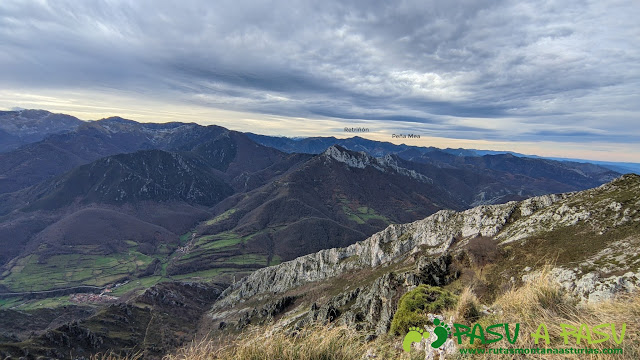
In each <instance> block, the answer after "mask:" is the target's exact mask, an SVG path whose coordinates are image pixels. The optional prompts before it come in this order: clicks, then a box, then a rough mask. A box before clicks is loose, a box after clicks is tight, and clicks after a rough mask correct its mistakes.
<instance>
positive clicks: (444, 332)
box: [407, 318, 451, 349]
mask: <svg viewBox="0 0 640 360" xmlns="http://www.w3.org/2000/svg"><path fill="white" fill-rule="evenodd" d="M433 325H435V326H436V328H435V329H434V330H433V332H434V333H435V334H436V336H437V338H436V340H435V341H434V342H432V343H431V347H432V348H434V349H437V348H439V347H440V346H442V344H444V342H445V341H447V337H449V333H450V332H451V329H450V328H449V325H447V324H445V323H444V322H442V321H440V319H438V318H436V319H433ZM407 335H409V334H407Z"/></svg>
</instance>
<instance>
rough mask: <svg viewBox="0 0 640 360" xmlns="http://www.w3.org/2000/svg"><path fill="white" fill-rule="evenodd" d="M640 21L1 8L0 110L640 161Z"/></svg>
mask: <svg viewBox="0 0 640 360" xmlns="http://www.w3.org/2000/svg"><path fill="white" fill-rule="evenodd" d="M639 18H640V2H639V1H637V0H627V1H606V0H598V1H584V0H580V1H578V0H575V1H574V0H569V1H536V2H525V1H522V0H514V1H501V0H489V1H484V0H460V1H458V0H446V1H428V0H421V1H388V0H386V1H371V0H367V1H351V2H345V1H332V0H324V1H306V2H305V1H253V2H249V1H240V0H233V1H210V0H200V1H198V0H194V1H188V0H181V1H158V0H153V1H140V0H138V1H25V0H15V1H14V0H1V1H0V84H1V86H0V108H5V109H10V108H13V107H23V108H43V109H47V110H50V111H55V112H64V113H69V114H72V115H76V116H78V117H80V118H82V119H98V118H102V117H106V116H112V115H119V116H123V117H128V118H131V119H134V120H139V121H169V120H177V121H195V122H199V123H202V124H212V123H216V124H220V125H222V126H226V127H229V128H232V129H236V130H242V131H254V132H259V133H266V134H282V135H287V136H325V135H334V136H347V135H351V134H345V133H344V131H343V128H344V127H345V126H349V127H352V126H356V127H367V128H369V129H370V133H369V134H367V135H366V136H367V137H369V138H373V139H377V140H386V141H391V140H392V139H391V134H393V133H404V134H406V133H413V134H419V135H421V139H420V140H415V141H412V142H410V143H412V144H415V145H424V146H428V145H435V146H440V147H447V146H450V147H474V148H483V149H501V150H505V149H510V150H514V151H520V152H525V153H535V154H539V155H555V156H571V157H581V158H592V159H603V160H619V161H634V162H640V141H639V139H640V21H639V20H638V19H639ZM405 142H406V141H405Z"/></svg>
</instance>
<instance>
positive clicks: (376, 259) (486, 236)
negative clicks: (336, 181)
mask: <svg viewBox="0 0 640 360" xmlns="http://www.w3.org/2000/svg"><path fill="white" fill-rule="evenodd" d="M638 199H640V176H637V175H626V176H623V177H621V178H619V179H616V180H614V181H613V182H611V183H608V184H605V185H603V186H601V187H599V188H595V189H592V190H587V191H583V192H577V193H567V194H558V195H546V196H542V197H537V198H532V199H528V200H524V201H521V202H510V203H506V204H502V205H488V206H480V207H476V208H473V209H470V210H466V211H463V212H455V211H451V210H442V211H439V212H437V213H436V214H434V215H431V216H429V217H427V218H426V219H424V220H419V221H416V222H413V223H410V224H403V225H391V226H389V227H387V228H386V229H385V230H383V231H381V232H379V233H376V234H374V235H373V236H371V237H370V238H369V239H367V240H365V241H362V242H358V243H356V244H353V245H351V246H349V247H346V248H336V249H329V250H323V251H320V252H317V253H315V254H310V255H306V256H303V257H300V258H297V259H295V260H292V261H289V262H285V263H282V264H280V265H278V266H273V267H269V268H266V269H261V270H257V271H256V272H254V273H253V274H251V275H250V276H248V277H247V278H245V279H243V280H241V281H239V282H237V283H235V284H233V285H232V286H231V287H229V288H228V289H227V290H225V291H224V292H223V294H222V295H221V299H220V300H218V301H217V302H216V303H215V305H214V306H213V309H212V311H211V312H210V314H209V321H210V324H211V325H210V326H211V327H210V329H216V328H217V327H219V326H218V325H217V324H219V323H220V322H224V323H225V324H228V326H229V328H234V329H241V328H243V327H245V326H247V325H248V324H261V323H265V322H269V321H270V319H272V318H277V319H279V323H280V324H281V325H282V326H287V325H294V324H297V325H298V326H301V325H302V324H305V323H309V322H313V321H330V322H337V323H339V324H340V323H342V324H348V325H351V326H357V328H358V329H363V330H365V331H368V332H371V333H374V334H378V335H381V334H385V333H387V332H388V331H389V328H390V326H391V321H392V319H393V315H394V313H395V311H396V308H397V306H398V300H399V298H400V296H401V295H402V294H404V293H406V292H407V291H408V290H410V289H412V288H413V287H415V286H417V285H419V284H428V285H432V286H440V287H445V288H447V289H450V290H451V291H453V292H456V291H459V289H461V287H464V286H470V287H472V288H473V289H474V290H475V292H476V293H477V294H478V296H479V297H480V299H482V300H484V301H489V302H490V301H492V300H493V299H495V298H496V297H498V296H499V295H500V294H501V293H503V292H504V289H507V288H509V287H511V286H518V285H519V284H522V282H523V281H524V280H525V279H526V278H527V276H530V275H531V274H535V273H536V271H539V270H540V269H541V267H542V266H543V265H544V264H545V262H548V263H552V264H553V269H552V270H551V276H552V277H553V278H554V279H555V281H558V282H559V283H560V284H562V286H563V287H564V288H565V289H566V291H568V292H570V293H572V294H574V295H573V296H576V297H578V298H580V299H583V300H584V301H590V302H594V301H602V300H603V299H607V298H610V297H612V296H613V295H614V294H617V293H620V292H623V293H624V292H629V291H632V290H633V289H634V288H636V287H637V286H639V285H640V254H638V250H637V249H638V245H639V244H640V243H639V242H640V202H639V201H638ZM207 331H209V330H207Z"/></svg>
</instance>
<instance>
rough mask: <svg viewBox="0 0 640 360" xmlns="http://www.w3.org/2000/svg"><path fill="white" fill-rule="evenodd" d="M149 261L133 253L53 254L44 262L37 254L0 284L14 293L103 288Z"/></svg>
mask: <svg viewBox="0 0 640 360" xmlns="http://www.w3.org/2000/svg"><path fill="white" fill-rule="evenodd" d="M151 261H153V258H152V257H150V256H147V255H144V254H141V253H139V252H137V251H134V250H130V251H128V252H127V253H120V254H112V255H107V256H99V255H81V254H67V255H54V256H52V257H50V258H48V259H46V260H45V261H44V262H43V263H40V262H38V257H37V256H36V255H29V256H26V257H24V258H21V259H19V260H18V261H17V262H16V265H15V266H13V267H12V268H11V269H10V274H8V276H7V277H5V278H4V279H3V280H1V281H0V284H2V285H4V286H6V287H7V288H8V289H10V290H11V291H16V292H20V291H43V290H51V289H55V288H63V287H69V286H78V285H94V286H104V285H107V284H109V283H112V282H115V281H117V280H119V279H121V278H123V277H125V276H127V275H131V274H133V273H135V272H136V271H139V270H141V269H143V268H145V267H146V266H148V265H149V264H150V263H151Z"/></svg>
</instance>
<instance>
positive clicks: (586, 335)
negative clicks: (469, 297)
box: [402, 319, 627, 352]
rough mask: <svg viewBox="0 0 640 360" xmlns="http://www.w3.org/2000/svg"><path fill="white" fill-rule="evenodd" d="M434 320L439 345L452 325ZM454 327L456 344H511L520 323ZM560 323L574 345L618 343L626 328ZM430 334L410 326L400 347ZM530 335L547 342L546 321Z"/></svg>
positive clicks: (434, 344) (407, 348) (406, 347)
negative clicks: (465, 340) (466, 341)
mask: <svg viewBox="0 0 640 360" xmlns="http://www.w3.org/2000/svg"><path fill="white" fill-rule="evenodd" d="M433 324H434V325H435V326H436V328H435V329H434V330H433V333H434V334H435V336H436V339H435V340H433V342H431V347H432V348H434V349H438V348H440V347H441V346H442V345H444V343H445V341H447V338H448V337H449V334H450V333H451V328H450V327H449V325H447V324H445V323H444V322H443V321H441V320H440V319H434V320H433ZM453 327H454V329H455V331H454V332H453V337H454V338H456V340H457V343H458V345H462V343H463V337H466V338H467V340H468V341H469V344H471V345H473V344H474V342H479V343H481V344H492V343H495V342H499V341H503V340H506V341H508V342H509V343H511V344H515V343H516V340H518V335H519V333H520V324H515V326H513V327H512V330H510V326H509V324H507V323H502V324H494V325H490V326H488V327H487V328H483V327H482V326H481V325H480V324H475V325H474V326H473V327H471V326H467V325H463V324H458V323H454V324H453ZM560 327H561V328H562V333H561V334H560V336H561V337H562V338H563V340H564V341H563V342H564V344H565V345H569V344H572V343H575V344H576V345H581V344H582V343H585V344H588V345H593V344H599V343H602V342H605V341H613V342H614V343H616V344H618V345H620V344H622V341H623V340H624V335H625V331H626V328H627V327H626V324H622V328H621V329H620V331H619V332H618V331H616V326H615V324H610V323H605V324H600V325H597V326H594V327H590V326H589V325H586V324H580V326H575V325H570V324H560ZM430 336H431V334H429V333H428V332H426V331H424V330H423V329H421V328H419V327H411V328H409V332H408V333H407V335H405V337H404V341H403V342H402V348H403V349H404V351H406V352H409V351H411V344H413V343H415V342H420V341H422V339H427V338H429V337H430ZM530 336H531V337H532V338H533V339H534V340H535V343H536V345H538V344H539V343H540V340H544V342H545V344H546V345H549V344H550V336H549V331H548V330H547V325H546V324H544V323H541V324H540V326H538V330H537V331H536V332H534V333H532V334H531V335H530ZM572 340H573V341H572Z"/></svg>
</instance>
